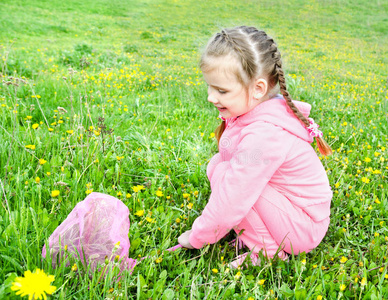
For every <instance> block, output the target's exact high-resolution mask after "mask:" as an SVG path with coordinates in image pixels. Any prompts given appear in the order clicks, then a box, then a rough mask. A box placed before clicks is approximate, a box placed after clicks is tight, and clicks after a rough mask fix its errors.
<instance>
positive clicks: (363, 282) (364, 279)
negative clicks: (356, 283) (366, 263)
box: [361, 277, 367, 287]
mask: <svg viewBox="0 0 388 300" xmlns="http://www.w3.org/2000/svg"><path fill="white" fill-rule="evenodd" d="M366 283H367V280H366V278H365V277H363V278H362V279H361V286H362V287H364V286H365V285H366Z"/></svg>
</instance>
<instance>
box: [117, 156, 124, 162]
mask: <svg viewBox="0 0 388 300" xmlns="http://www.w3.org/2000/svg"><path fill="white" fill-rule="evenodd" d="M123 158H124V156H116V159H117V160H118V161H120V160H122V159H123Z"/></svg>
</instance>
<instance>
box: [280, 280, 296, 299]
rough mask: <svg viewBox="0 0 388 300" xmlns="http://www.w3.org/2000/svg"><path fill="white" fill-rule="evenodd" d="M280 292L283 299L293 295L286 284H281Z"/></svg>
mask: <svg viewBox="0 0 388 300" xmlns="http://www.w3.org/2000/svg"><path fill="white" fill-rule="evenodd" d="M280 292H281V293H282V295H283V296H285V297H292V296H293V295H294V291H293V290H291V289H290V287H289V286H288V284H287V283H283V284H282V286H281V287H280Z"/></svg>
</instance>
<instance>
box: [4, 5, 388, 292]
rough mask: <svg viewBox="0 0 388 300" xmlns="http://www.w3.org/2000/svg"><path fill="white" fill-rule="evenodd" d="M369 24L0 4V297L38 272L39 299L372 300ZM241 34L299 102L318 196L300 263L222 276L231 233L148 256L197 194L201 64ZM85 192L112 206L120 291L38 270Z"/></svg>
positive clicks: (373, 27)
mask: <svg viewBox="0 0 388 300" xmlns="http://www.w3.org/2000/svg"><path fill="white" fill-rule="evenodd" d="M387 16H388V3H387V2H384V1H381V0H370V1H366V0H326V1H322V0H306V1H302V0H290V1H280V0H274V1H268V0H260V1H252V0H244V1H232V0H225V1H193V0H188V1H174V0H154V1H151V0H145V1H134V0H111V1H105V0H94V1H91V0H84V1H75V0H68V1H58V0H53V1H47V0H46V1H37V0H24V1H21V0H1V1H0V68H1V69H0V74H1V76H0V81H1V84H0V140H1V143H0V199H1V207H0V236H1V237H0V261H1V268H0V284H1V285H0V298H1V299H18V296H15V293H14V292H13V291H11V289H10V287H11V285H12V282H13V281H14V280H15V278H16V277H18V276H23V273H24V271H26V270H31V271H34V270H35V269H36V268H39V269H42V270H44V271H45V272H46V273H47V274H50V275H53V276H54V277H55V280H54V281H53V283H52V284H53V285H54V286H56V288H57V289H56V291H55V293H53V295H51V296H48V297H49V298H50V299H205V298H206V299H387V298H388V247H387V246H388V227H387V223H388V210H387V207H388V199H387V192H386V191H385V189H387V178H386V176H387V172H388V161H387V158H386V156H387V151H388V136H387V132H388V128H387V125H388V109H387V105H388V103H387V102H388V91H387V85H388V83H387V80H388V78H387V75H388V74H387V70H388V35H387V33H388V17H387ZM242 24H246V25H253V26H257V27H258V28H261V29H263V30H266V31H267V32H268V33H269V34H270V35H271V36H273V37H274V38H275V40H276V41H277V43H278V45H279V48H280V50H281V53H282V55H283V60H284V63H285V70H286V74H287V83H288V85H289V89H290V92H291V95H292V96H293V98H294V99H296V100H301V101H305V102H308V103H310V104H311V105H312V107H313V109H312V117H313V118H314V119H315V120H316V122H317V123H318V124H320V126H321V127H320V128H321V129H322V131H323V133H324V137H325V139H326V141H327V142H328V143H329V144H330V145H331V147H332V148H333V152H334V153H333V155H331V156H328V157H322V156H320V159H321V161H322V163H323V165H324V166H325V169H326V171H327V174H328V177H329V180H330V184H331V187H332V190H333V193H334V197H333V201H332V207H331V224H330V227H329V230H328V232H327V235H326V237H325V238H324V240H323V241H322V243H321V244H320V245H319V247H318V248H316V249H314V250H313V251H311V252H310V253H308V254H305V253H302V254H300V255H298V256H290V260H289V261H288V262H284V261H280V260H273V261H267V260H265V259H263V261H262V265H261V266H251V267H249V268H244V269H241V270H232V269H230V268H228V262H229V261H231V260H232V259H233V258H234V257H235V255H236V249H235V248H234V247H233V246H231V245H229V241H230V240H231V239H232V238H233V237H232V236H230V237H227V238H226V239H223V240H221V241H220V242H218V243H216V244H214V245H208V246H206V247H205V248H203V249H201V250H184V249H179V250H177V251H175V252H166V251H164V250H165V249H167V248H169V247H172V246H174V245H175V244H176V243H177V238H178V236H179V235H180V234H181V233H182V232H184V231H185V230H187V229H189V228H190V227H191V225H192V223H193V221H194V220H195V218H196V217H197V216H198V215H199V214H200V212H201V210H202V209H203V208H204V206H205V204H206V201H207V199H208V197H209V195H210V185H209V182H208V180H207V177H206V165H207V163H208V161H209V159H210V158H211V157H212V155H214V154H215V153H216V152H217V142H216V140H215V137H214V129H215V127H216V126H217V125H218V124H219V122H220V120H219V119H218V118H217V116H218V113H217V111H216V110H215V109H214V107H213V105H212V104H211V103H208V102H207V100H206V95H207V92H206V85H205V83H204V82H203V79H202V75H201V72H200V69H199V67H198V60H199V57H200V53H201V49H202V47H203V46H204V45H205V43H206V41H207V40H208V38H209V37H210V36H211V35H212V34H213V33H214V32H216V31H217V30H219V29H220V28H223V27H230V26H236V25H242ZM313 147H316V144H315V143H314V144H313ZM93 191H94V192H101V193H106V194H109V195H112V196H114V197H117V198H119V199H121V200H122V201H123V202H124V203H125V205H127V206H128V208H129V210H130V222H131V228H130V232H129V237H130V241H131V248H130V253H129V256H130V257H132V258H138V257H144V256H147V257H148V258H146V259H145V260H143V261H141V263H139V264H138V265H137V266H136V267H135V269H134V270H133V272H132V274H130V273H129V272H125V273H124V274H122V276H121V278H120V280H117V277H116V275H117V272H116V273H115V271H112V272H109V274H108V275H106V276H101V274H99V272H98V271H96V272H94V273H93V272H92V273H91V272H88V270H87V268H85V267H84V266H83V265H82V263H80V262H72V264H66V263H62V264H61V265H59V266H58V267H56V268H53V267H52V264H51V262H50V260H49V259H42V257H41V251H42V247H43V245H44V243H45V242H46V241H47V239H48V237H49V236H50V235H51V233H52V232H53V231H54V229H55V228H56V227H57V226H58V225H59V224H60V223H61V222H62V221H63V220H64V219H65V218H66V216H67V215H68V214H69V212H70V211H71V210H72V209H73V207H74V206H75V205H76V203H78V202H79V201H81V200H83V199H84V198H85V197H86V196H87V195H88V194H90V193H91V192H93ZM74 264H75V265H76V267H74Z"/></svg>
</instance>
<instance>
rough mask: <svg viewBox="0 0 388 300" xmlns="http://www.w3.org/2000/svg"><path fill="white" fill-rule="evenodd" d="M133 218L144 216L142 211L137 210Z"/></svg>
mask: <svg viewBox="0 0 388 300" xmlns="http://www.w3.org/2000/svg"><path fill="white" fill-rule="evenodd" d="M135 216H138V217H142V216H144V210H138V211H137V212H135Z"/></svg>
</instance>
